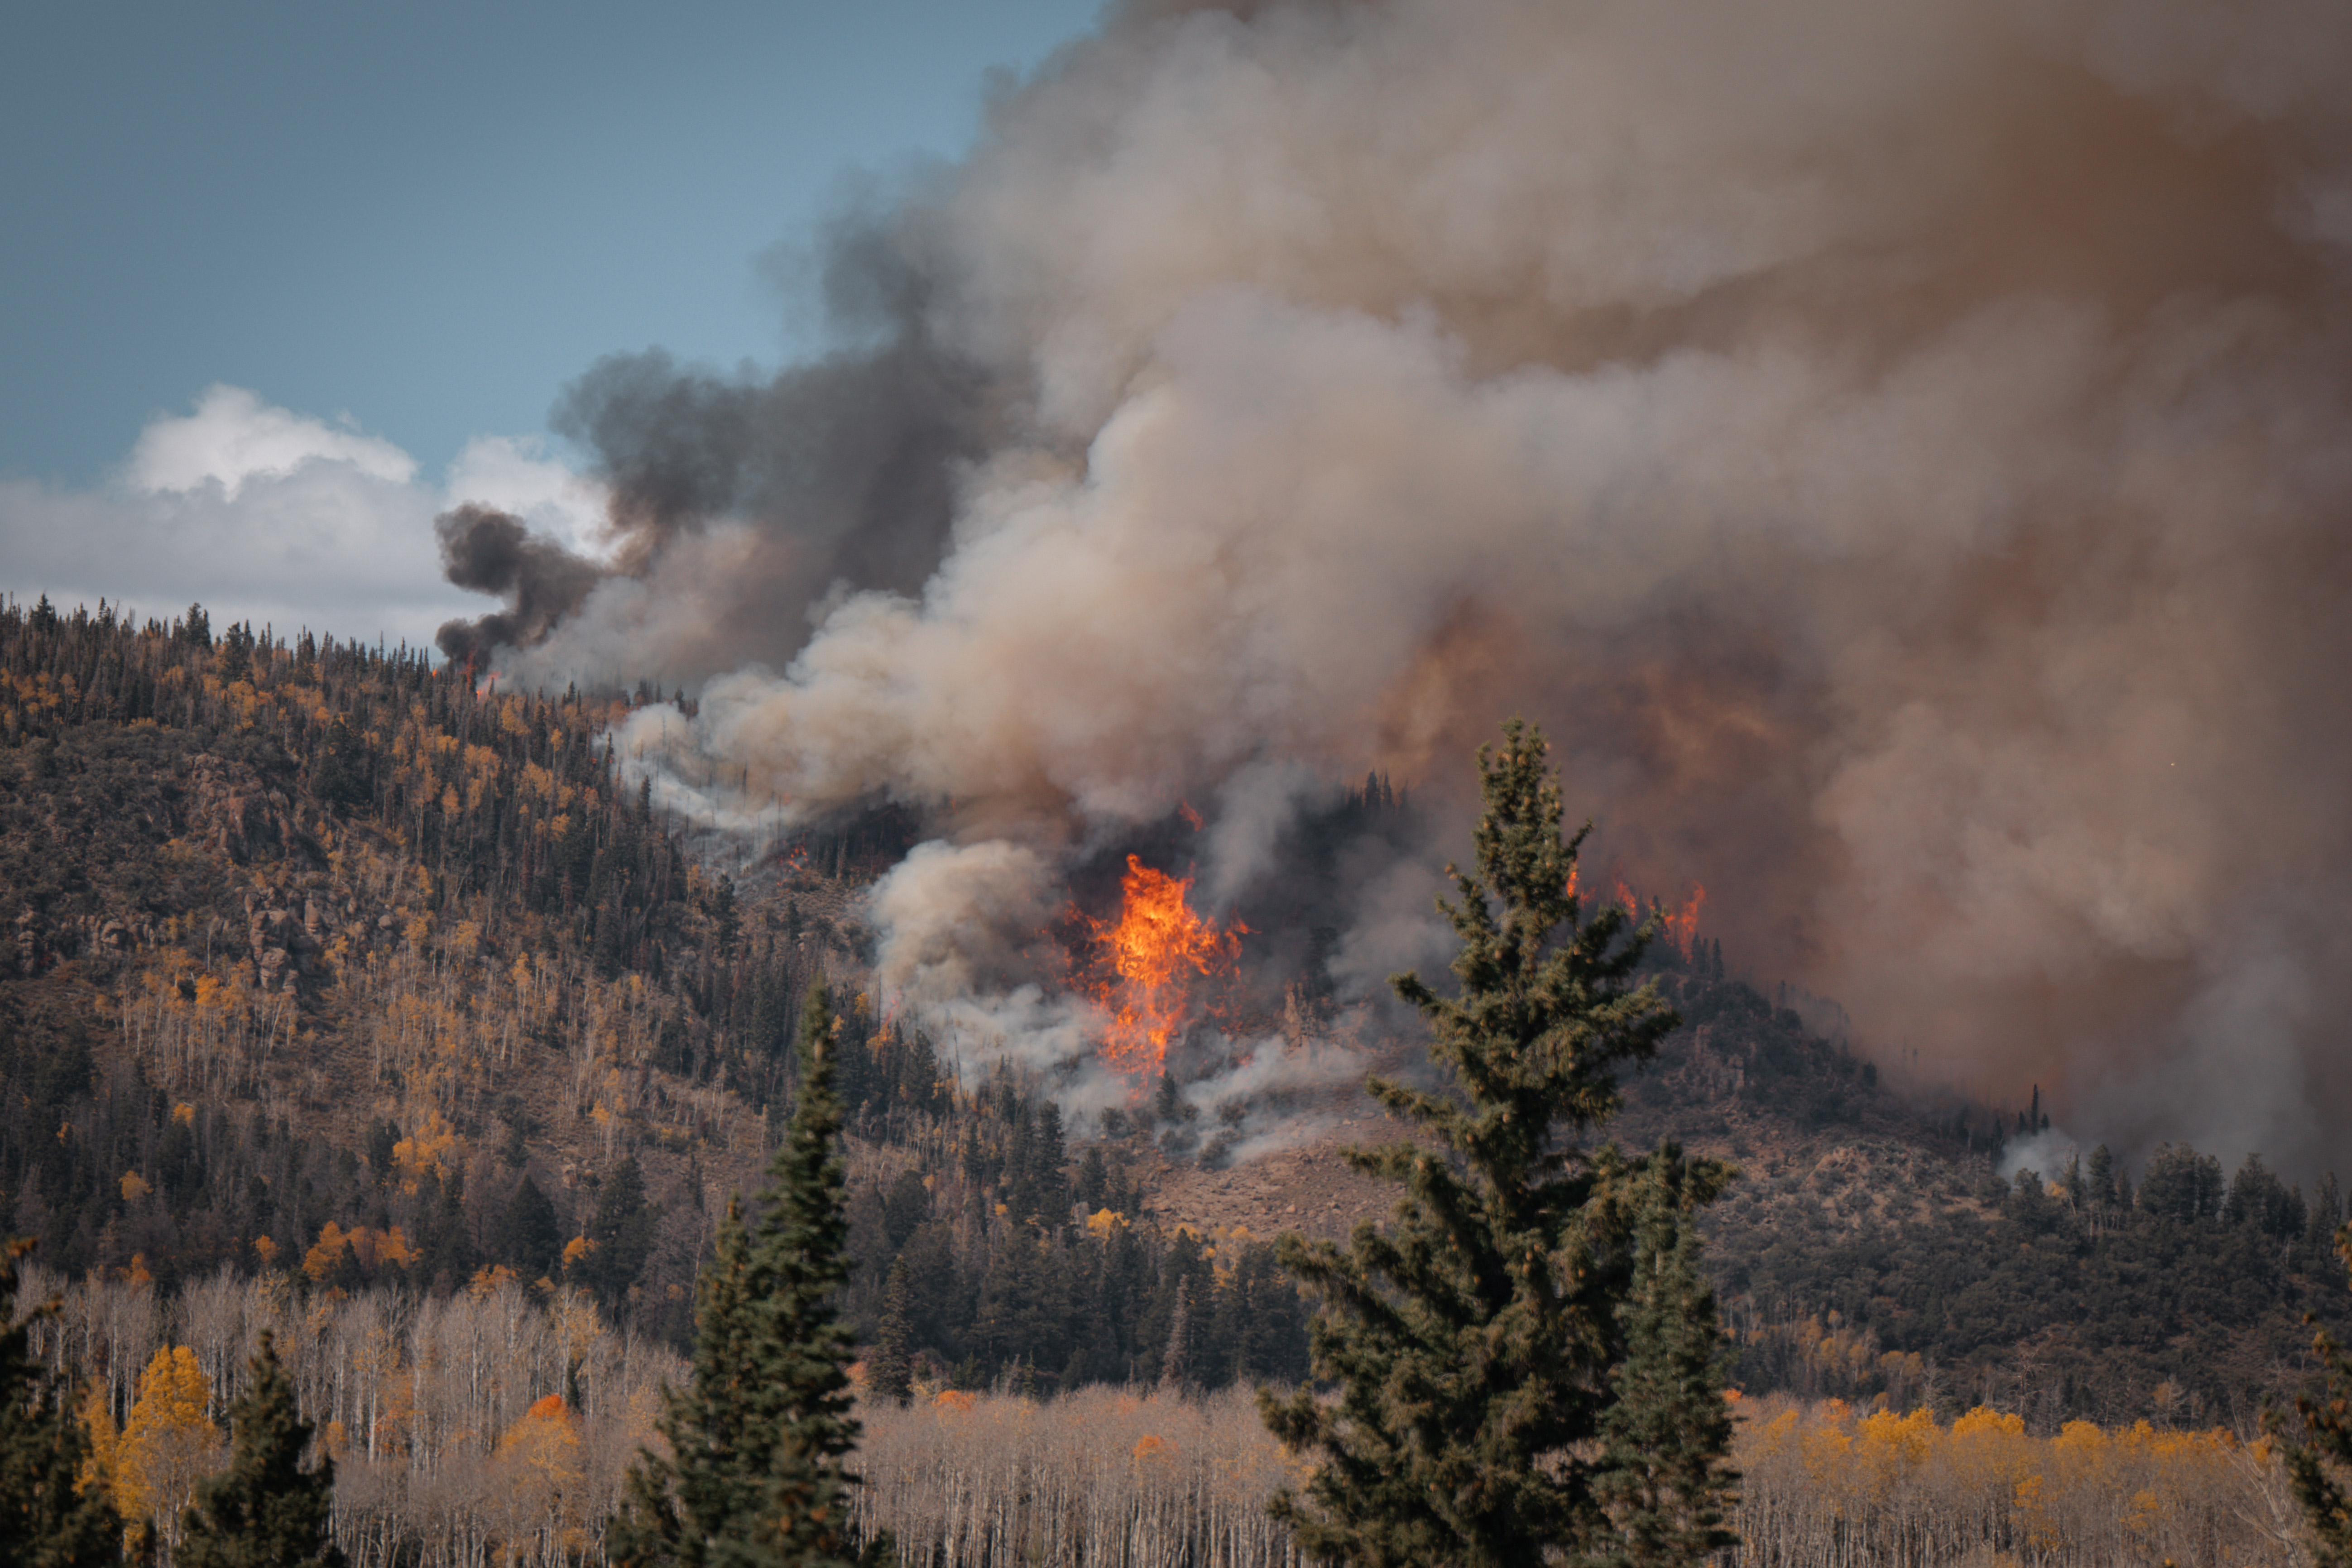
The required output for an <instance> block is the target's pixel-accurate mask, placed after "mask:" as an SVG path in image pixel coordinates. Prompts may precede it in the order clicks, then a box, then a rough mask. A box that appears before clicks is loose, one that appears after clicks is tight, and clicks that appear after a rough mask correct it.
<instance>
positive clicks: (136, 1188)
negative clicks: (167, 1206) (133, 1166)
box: [120, 1171, 155, 1204]
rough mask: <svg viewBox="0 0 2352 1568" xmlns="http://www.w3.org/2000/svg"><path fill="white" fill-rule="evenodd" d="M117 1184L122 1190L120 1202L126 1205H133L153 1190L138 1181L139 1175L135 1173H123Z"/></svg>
mask: <svg viewBox="0 0 2352 1568" xmlns="http://www.w3.org/2000/svg"><path fill="white" fill-rule="evenodd" d="M120 1185H121V1188H122V1201H123V1202H124V1203H126V1204H135V1203H137V1202H138V1201H139V1200H140V1199H141V1198H143V1197H145V1196H146V1195H147V1194H149V1193H152V1192H153V1191H154V1190H155V1189H154V1188H152V1187H151V1186H149V1185H148V1184H146V1183H145V1182H143V1181H142V1180H140V1177H139V1173H138V1172H136V1171H125V1172H123V1173H122V1180H121V1183H120Z"/></svg>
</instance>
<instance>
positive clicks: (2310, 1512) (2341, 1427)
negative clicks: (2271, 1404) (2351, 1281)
mask: <svg viewBox="0 0 2352 1568" xmlns="http://www.w3.org/2000/svg"><path fill="white" fill-rule="evenodd" d="M2336 1252H2337V1253H2338V1254H2339V1255H2340V1256H2341V1257H2342V1258H2344V1261H2345V1262H2346V1263H2347V1265H2352V1225H2347V1226H2344V1227H2343V1228H2342V1229H2340V1230H2338V1231H2337V1232H2336ZM2305 1321H2309V1320H2308V1319H2307V1318H2306V1319H2305ZM2311 1349H2312V1353H2313V1354H2314V1355H2315V1356H2317V1357H2318V1358H2319V1364H2320V1366H2321V1367H2322V1368H2324V1369H2325V1370H2326V1376H2327V1386H2326V1391H2325V1392H2324V1393H2323V1394H2321V1395H2320V1397H2318V1398H2316V1399H2315V1398H2312V1397H2311V1396H2310V1395H2308V1394H2305V1395H2302V1396H2300V1397H2298V1398H2297V1399H2296V1400H2295V1402H2294V1408H2295V1413H2296V1414H2297V1415H2300V1416H2301V1417H2302V1418H2303V1438H2304V1440H2303V1441H2302V1442H2300V1443H2296V1442H2292V1441H2291V1442H2288V1443H2286V1444H2284V1445H2283V1449H2284V1458H2285V1460H2286V1473H2287V1480H2288V1482H2289V1483H2290V1484H2291V1485H2292V1486H2293V1487H2294V1495H2295V1500H2296V1501H2298V1502H2300V1503H2302V1504H2303V1512H2304V1517H2305V1520H2306V1521H2309V1523H2310V1525H2311V1534H2312V1540H2311V1543H2310V1544H2311V1546H2312V1561H2313V1562H2315V1563H2317V1564H2318V1565H2319V1568H2352V1356H2347V1354H2345V1352H2344V1351H2343V1349H2342V1347H2341V1346H2339V1345H2337V1344H2336V1339H2335V1336H2334V1335H2332V1334H2330V1333H2329V1332H2328V1331H2326V1329H2322V1330H2320V1331H2319V1332H2318V1333H2317V1334H2315V1336H2313V1339H2312V1343H2311ZM2275 1426H2276V1423H2275V1422H2274V1421H2273V1428H2275Z"/></svg>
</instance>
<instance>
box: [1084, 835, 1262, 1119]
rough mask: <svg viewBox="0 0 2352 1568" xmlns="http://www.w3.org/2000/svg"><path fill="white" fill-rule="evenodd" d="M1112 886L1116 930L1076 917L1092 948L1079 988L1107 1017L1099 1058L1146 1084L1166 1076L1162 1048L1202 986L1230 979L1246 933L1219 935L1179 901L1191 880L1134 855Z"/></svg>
mask: <svg viewBox="0 0 2352 1568" xmlns="http://www.w3.org/2000/svg"><path fill="white" fill-rule="evenodd" d="M1119 886H1120V891H1121V894H1122V898H1121V901H1120V905H1119V913H1118V923H1117V924H1116V925H1109V924H1105V923H1104V922H1102V921H1097V920H1094V919H1092V918H1090V917H1086V916H1081V917H1080V918H1081V919H1083V920H1085V921H1086V924H1087V926H1088V927H1090V928H1091V929H1092V931H1093V933H1094V937H1095V940H1096V942H1097V943H1098V944H1099V946H1098V952H1097V959H1096V962H1095V963H1094V964H1093V965H1092V966H1091V973H1089V975H1088V977H1087V980H1086V982H1085V983H1084V984H1085V987H1086V989H1087V992H1088V993H1089V994H1091V995H1093V997H1094V998H1095V1000H1096V1001H1097V1002H1099V1003H1101V1004H1102V1005H1103V1009H1104V1010H1105V1011H1106V1012H1108V1013H1109V1014H1110V1016H1111V1025H1110V1029H1109V1032H1108V1034H1107V1035H1106V1036H1105V1037H1104V1039H1103V1056H1104V1058H1106V1059H1107V1060H1108V1061H1109V1062H1110V1064H1111V1065H1112V1066H1113V1067H1116V1068H1118V1069H1119V1070H1120V1071H1121V1072H1124V1073H1128V1074H1129V1075H1131V1076H1133V1077H1135V1078H1136V1079H1139V1080H1140V1081H1142V1082H1146V1083H1148V1082H1150V1081H1151V1080H1152V1079H1156V1078H1158V1077H1159V1076H1160V1073H1161V1072H1162V1071H1164V1070H1165V1069H1166V1067H1167V1062H1168V1044H1169V1042H1170V1041H1171V1040H1172V1039H1174V1038H1176V1037H1177V1036H1178V1035H1180V1034H1181V1033H1182V1032H1183V1028H1184V1026H1185V1024H1186V1023H1187V1022H1188V1021H1189V1019H1190V1018H1191V1016H1192V1010H1193V1005H1194V1003H1195V1001H1196V999H1197V998H1198V994H1199V990H1200V987H1201V986H1202V984H1203V983H1204V982H1213V981H1216V980H1220V979H1223V978H1224V977H1225V976H1227V975H1230V974H1231V973H1233V970H1234V961H1235V960H1236V959H1237V958H1239V957H1240V955H1241V950H1242V935H1243V933H1244V932H1245V931H1248V930H1249V927H1247V926H1245V925H1244V924H1243V923H1242V922H1241V921H1234V922H1233V925H1232V926H1231V928H1230V929H1228V930H1224V931H1220V930H1218V929H1217V925H1216V922H1215V921H1209V920H1204V919H1202V917H1201V916H1200V915H1198V914H1195V913H1194V912H1193V911H1192V906H1191V905H1189V904H1187V903H1186V902H1185V901H1184V896H1185V894H1187V893H1188V892H1190V891H1191V890H1192V878H1190V877H1181V878H1179V877H1171V876H1169V875H1168V874H1167V873H1165V872H1163V871H1155V870H1153V869H1152V868H1150V867H1149V866H1147V865H1145V864H1144V863H1143V862H1142V861H1141V860H1140V859H1139V858H1137V857H1135V856H1133V855H1130V856H1129V857H1128V858H1127V875H1126V877H1125V878H1124V879H1121V881H1120V884H1119Z"/></svg>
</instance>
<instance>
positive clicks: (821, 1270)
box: [607, 984, 889, 1568]
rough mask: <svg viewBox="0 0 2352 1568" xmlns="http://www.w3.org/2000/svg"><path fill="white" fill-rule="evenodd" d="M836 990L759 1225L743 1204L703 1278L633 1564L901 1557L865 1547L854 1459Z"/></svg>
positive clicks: (631, 1528)
mask: <svg viewBox="0 0 2352 1568" xmlns="http://www.w3.org/2000/svg"><path fill="white" fill-rule="evenodd" d="M834 1036H835V1019H834V1014H833V1009H832V1005H831V1003H830V1001H829V999H828V996H827V993H826V989H825V987H824V986H823V985H822V984H819V985H815V986H812V987H811V988H810V991H809V996H808V1002H807V1005H806V1006H805V1007H804V1008H803V1012H802V1016H801V1031H800V1068H801V1082H800V1093H799V1096H798V1100H797V1101H796V1103H795V1104H794V1105H793V1114H792V1120H791V1121H790V1122H789V1123H788V1124H787V1126H786V1130H785V1134H784V1140H783V1142H782V1146H781V1147H780V1148H778V1150H777V1151H776V1155H775V1159H774V1160H773V1162H772V1163H771V1164H770V1165H769V1168H768V1175H769V1184H768V1187H767V1190H766V1191H765V1192H763V1193H762V1194H761V1199H762V1202H761V1214H760V1217H759V1219H758V1222H757V1224H756V1225H755V1226H751V1228H750V1230H749V1231H748V1233H747V1230H746V1227H745V1226H743V1224H742V1221H741V1218H740V1213H739V1211H738V1209H737V1207H736V1206H735V1205H732V1204H730V1206H729V1209H728V1215H727V1220H726V1223H725V1224H724V1225H723V1226H721V1228H720V1232H719V1250H718V1255H717V1257H716V1258H714V1260H713V1262H712V1264H711V1267H710V1268H709V1270H708V1271H706V1273H705V1274H704V1276H703V1279H702V1283H701V1293H700V1298H699V1300H698V1304H697V1311H696V1322H695V1365H694V1380H693V1384H692V1385H691V1386H690V1387H688V1389H687V1390H686V1391H684V1392H683V1393H678V1392H675V1391H673V1392H671V1393H670V1394H668V1395H667V1405H666V1408H665V1411H664V1414H663V1417H662V1420H661V1424H660V1426H661V1432H662V1436H664V1437H665V1438H667V1440H668V1444H669V1447H670V1455H669V1457H668V1458H662V1457H660V1456H656V1455H654V1454H651V1453H646V1454H644V1455H641V1456H640V1458H639V1461H638V1463H637V1465H636V1466H635V1468H633V1469H632V1470H631V1472H630V1475H629V1479H628V1483H627V1497H626V1500H625V1502H624V1504H623V1508H622V1511H621V1513H620V1514H619V1516H618V1517H616V1518H615V1519H614V1522H613V1527H612V1531H611V1532H610V1535H609V1537H608V1540H607V1550H608V1552H610V1554H611V1556H612V1559H613V1561H614V1563H620V1564H625V1565H645V1568H651V1565H654V1564H664V1565H667V1564H697V1565H698V1564H703V1563H711V1564H730V1565H732V1564H740V1565H742V1568H754V1565H759V1568H765V1565H767V1564H790V1565H792V1568H822V1565H825V1564H847V1563H861V1562H870V1563H882V1562H885V1561H887V1559H888V1551H889V1548H888V1542H887V1541H874V1542H864V1543H862V1544H861V1543H860V1542H858V1540H857V1538H856V1528H855V1525H854V1522H853V1521H852V1518H851V1510H850V1499H849V1493H850V1489H852V1488H853V1487H855V1486H856V1485H857V1484H858V1482H857V1478H856V1476H855V1475H853V1474H851V1473H850V1471H849V1469H848V1465H847V1460H848V1457H849V1455H850V1453H851V1452H852V1451H853V1450H854V1449H855V1448H856V1446H857V1433H858V1425H857V1421H856V1417H855V1416H854V1415H852V1414H851V1408H852V1404H853V1401H852V1396H851V1393H850V1383H849V1370H848V1369H849V1362H850V1359H851V1356H852V1355H853V1353H854V1344H853V1342H852V1340H851V1337H850V1333H849V1331H848V1329H847V1328H846V1327H845V1326H844V1325H843V1324H842V1323H841V1322H840V1321H838V1320H837V1318H836V1317H835V1310H834V1306H833V1298H834V1295H835V1292H836V1291H837V1290H839V1289H840V1287H841V1285H842V1283H843V1281H845V1279H847V1278H848V1273H849V1266H848V1257H847V1244H848V1233H849V1226H848V1221H847V1219H846V1217H845V1191H844V1178H843V1175H842V1166H841V1159H840V1154H839V1151H838V1148H837V1144H838V1142H839V1139H840V1132H841V1121H842V1107H841V1101H840V1100H839V1098H838V1097H837V1096H835V1093H834V1089H833V1046H834Z"/></svg>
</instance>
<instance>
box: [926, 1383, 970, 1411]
mask: <svg viewBox="0 0 2352 1568" xmlns="http://www.w3.org/2000/svg"><path fill="white" fill-rule="evenodd" d="M934 1403H936V1404H937V1405H938V1406H939V1407H940V1409H941V1410H943V1411H945V1412H947V1413H948V1414H949V1415H961V1414H962V1413H963V1412H964V1411H967V1410H969V1409H971V1407H972V1406H973V1405H977V1404H979V1403H980V1396H979V1395H978V1394H966V1393H964V1392H963V1390H961V1389H960V1388H942V1389H940V1396H939V1398H938V1399H937V1400H936V1401H935V1402H934Z"/></svg>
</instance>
